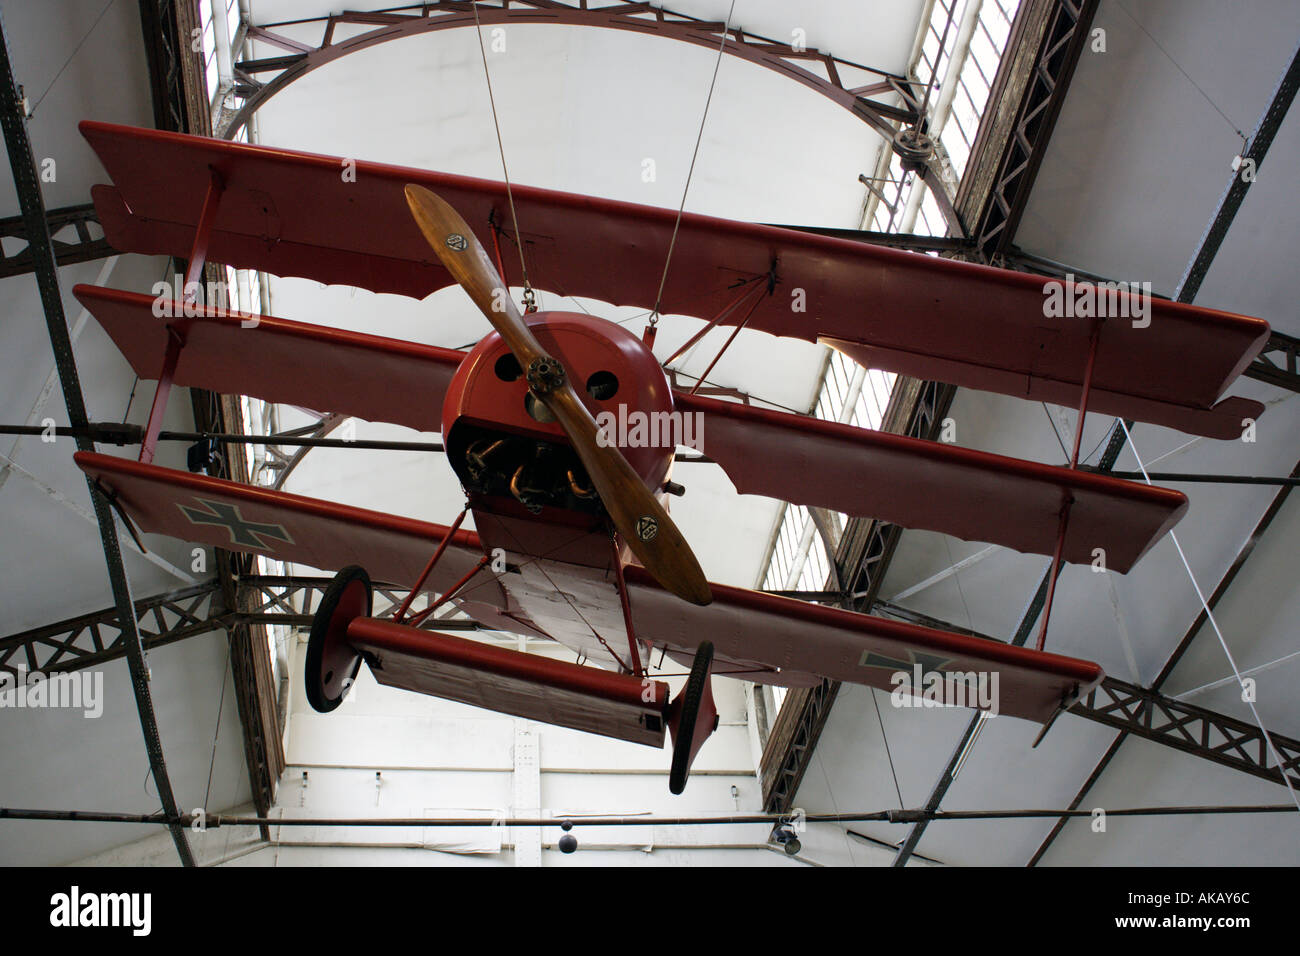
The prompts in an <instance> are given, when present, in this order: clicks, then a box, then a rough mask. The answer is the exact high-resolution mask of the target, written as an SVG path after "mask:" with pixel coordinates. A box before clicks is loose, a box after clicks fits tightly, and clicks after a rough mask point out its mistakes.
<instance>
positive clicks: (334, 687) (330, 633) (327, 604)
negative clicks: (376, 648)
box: [305, 564, 373, 714]
mask: <svg viewBox="0 0 1300 956" xmlns="http://www.w3.org/2000/svg"><path fill="white" fill-rule="evenodd" d="M372 604H373V595H372V592H371V588H370V575H368V574H366V571H365V569H364V568H361V567H358V566H357V565H355V564H353V565H349V566H348V567H346V568H344V569H343V570H342V571H340V572H339V573H338V574H336V575H335V576H334V580H333V581H331V582H330V586H329V587H328V588H326V589H325V596H324V597H322V598H321V602H320V607H319V608H317V609H316V615H315V617H313V618H312V622H311V637H310V638H309V639H308V641H307V666H306V668H305V670H306V674H305V677H306V685H305V686H306V690H307V700H308V702H309V703H310V704H311V705H312V707H313V708H314V709H316V710H317V711H319V712H320V713H322V714H327V713H329V712H330V711H331V710H333V709H334V708H335V707H337V706H338V705H339V704H341V703H343V698H344V697H346V696H347V695H348V690H349V689H351V687H352V682H353V681H354V680H356V677H357V671H359V670H360V669H361V655H360V654H359V653H357V651H356V650H355V649H354V648H353V647H352V645H351V644H349V643H348V625H349V624H351V623H352V621H353V619H354V618H358V617H369V616H370V611H371V608H372Z"/></svg>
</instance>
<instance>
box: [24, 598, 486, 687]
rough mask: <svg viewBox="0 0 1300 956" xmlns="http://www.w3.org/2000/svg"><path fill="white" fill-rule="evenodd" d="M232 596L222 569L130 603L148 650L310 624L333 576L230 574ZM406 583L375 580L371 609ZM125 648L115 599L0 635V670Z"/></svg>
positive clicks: (431, 623) (69, 667)
mask: <svg viewBox="0 0 1300 956" xmlns="http://www.w3.org/2000/svg"><path fill="white" fill-rule="evenodd" d="M231 580H232V582H233V583H234V585H235V587H236V595H235V598H234V600H230V599H228V598H226V597H225V596H224V594H223V580H222V575H220V574H218V576H217V577H214V578H211V579H209V580H207V581H203V582H200V583H199V584H195V585H191V586H190V587H186V588H180V589H177V590H175V591H168V592H166V593H163V594H157V595H153V596H152V597H147V598H140V599H139V600H137V601H136V602H135V604H134V607H135V618H136V620H137V622H138V627H139V634H140V638H141V641H142V643H143V646H144V649H145V650H146V651H151V650H153V649H154V648H157V647H165V646H167V645H168V644H173V643H175V642H177V641H181V640H184V639H186V638H189V637H197V636H198V635H200V634H208V633H211V632H213V631H225V630H229V629H231V628H234V627H237V626H239V625H253V624H261V625H270V624H278V625H282V626H285V627H308V626H310V624H311V621H312V615H313V614H314V613H315V610H316V607H317V606H318V605H319V602H320V599H321V597H322V596H323V595H324V594H325V589H326V588H327V587H328V586H329V583H330V581H331V580H332V578H329V577H313V576H310V575H292V576H287V575H259V574H252V573H247V574H233V573H232V575H231ZM407 593H408V591H407V589H406V588H405V587H402V586H398V585H393V584H383V583H377V584H375V608H374V613H375V616H377V617H379V616H383V615H384V614H386V613H388V612H390V611H394V610H396V609H397V608H398V607H399V606H400V605H401V603H402V601H403V600H404V599H405V598H406V595H407ZM420 626H421V628H422V629H423V630H430V631H433V630H457V631H477V630H483V628H482V627H481V626H480V625H478V624H477V623H475V622H473V621H465V620H457V621H435V620H433V619H426V620H425V621H422V622H421V625H420ZM125 656H126V628H124V627H123V625H122V616H121V614H120V613H119V612H118V609H117V607H116V606H113V607H109V608H104V609H103V610H101V611H94V612H92V613H90V614H79V615H77V616H76V617H70V618H68V619H67V620H64V621H58V622H57V623H54V624H46V625H43V626H41V627H35V628H31V629H30V630H26V631H21V632H19V633H17V634H11V635H9V636H8V637H0V672H7V673H9V674H11V675H15V676H17V675H18V674H19V673H20V672H24V673H27V674H31V673H34V672H37V671H39V672H40V673H42V674H56V673H66V672H70V671H76V670H81V669H83V668H86V667H98V666H101V665H103V664H107V663H109V662H110V661H116V660H121V659H122V658H124V657H125Z"/></svg>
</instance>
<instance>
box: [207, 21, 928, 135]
mask: <svg viewBox="0 0 1300 956" xmlns="http://www.w3.org/2000/svg"><path fill="white" fill-rule="evenodd" d="M500 2H501V6H486V5H482V4H480V5H479V11H478V20H479V22H481V23H482V24H483V25H485V26H493V25H499V24H508V23H525V24H531V23H553V24H559V25H568V26H589V27H604V28H606V29H612V30H627V31H632V32H634V33H645V34H651V35H654V36H662V37H667V38H669V39H673V40H679V41H682V42H686V43H693V44H696V45H697V46H704V47H708V48H710V49H715V50H716V49H717V47H718V46H719V44H720V42H721V39H722V30H723V28H724V26H725V24H723V23H722V22H720V21H710V20H699V19H696V18H694V17H689V16H686V15H684V14H679V13H674V12H672V11H670V10H663V9H660V8H657V7H652V6H650V4H648V3H632V2H622V3H619V2H614V3H611V4H610V5H608V6H604V7H601V8H599V9H589V8H587V6H586V0H580V2H581V5H580V6H579V5H573V4H568V3H561V2H558V0H500ZM408 9H409V10H410V11H411V12H409V13H408V12H400V9H399V10H395V11H388V12H383V13H355V12H349V13H340V14H332V15H330V16H328V17H320V18H317V20H316V21H315V22H322V23H324V24H325V33H324V37H323V38H322V40H321V43H320V45H319V46H317V47H308V46H307V45H306V44H303V43H301V42H299V41H297V40H292V39H289V38H287V37H283V36H279V35H278V34H275V33H273V32H271V30H269V29H267V28H265V27H258V26H250V27H249V28H248V34H247V35H248V36H249V37H250V38H253V39H257V40H260V41H262V42H264V43H269V44H271V45H273V46H278V47H280V48H281V49H283V50H286V51H287V52H286V55H284V56H277V57H269V58H264V59H258V60H244V61H241V62H239V63H236V64H235V76H236V80H237V82H238V84H239V87H238V88H239V90H240V92H242V93H243V94H244V96H245V102H244V105H243V106H242V107H241V108H240V109H239V111H238V112H237V113H236V114H235V115H234V116H232V117H231V120H230V123H229V125H228V126H227V127H226V128H225V129H223V130H221V131H220V134H221V135H222V136H223V137H224V138H226V139H230V138H233V137H234V136H235V135H236V134H237V133H238V132H239V130H240V128H241V127H242V126H243V125H244V124H245V123H247V122H248V120H249V117H251V116H252V115H253V113H254V112H256V111H257V110H258V109H259V108H260V107H261V106H262V104H264V103H265V102H266V101H267V100H269V99H270V98H271V97H272V96H274V95H275V94H276V93H279V92H280V91H281V90H283V89H284V88H285V87H286V86H288V85H289V84H290V83H292V82H294V81H295V80H298V79H301V78H302V77H304V76H306V75H307V74H308V73H311V72H313V71H314V70H318V69H320V68H321V67H322V66H324V65H325V64H327V63H332V62H334V61H335V60H338V59H340V58H342V57H344V56H347V55H348V54H350V53H356V52H358V51H360V50H365V49H369V48H370V47H373V46H377V45H379V44H381V43H388V42H390V41H392V40H400V39H404V38H406V37H412V36H419V35H421V34H424V33H433V32H435V31H438V30H448V29H453V28H457V27H472V26H474V23H475V17H474V10H473V4H471V3H466V2H453V0H441V2H434V3H428V4H420V5H415V6H412V7H410V8H408ZM295 22H296V23H303V22H312V21H295ZM340 24H372V25H374V26H375V29H373V30H369V31H367V32H365V33H362V34H359V35H358V36H355V37H351V38H349V39H346V40H340V41H339V42H337V43H336V42H334V31H335V29H336V28H337V27H338V26H339V25H340ZM728 36H729V37H730V39H731V41H732V42H729V43H727V44H726V46H725V52H727V53H728V54H730V55H732V56H737V57H740V58H741V59H744V60H747V61H749V62H750V63H753V64H755V65H757V66H761V67H764V68H766V69H769V70H773V71H775V72H777V73H779V74H781V75H782V76H785V77H788V78H789V79H792V80H794V81H795V82H797V83H800V84H802V85H803V86H806V87H808V88H809V89H811V90H813V91H815V92H817V93H820V94H821V95H823V96H825V97H827V98H829V99H830V100H832V101H833V102H835V103H837V104H839V105H840V106H842V107H844V108H845V109H847V110H849V112H851V113H852V114H853V115H854V116H856V117H857V118H858V119H860V120H862V121H863V122H865V123H866V124H867V125H869V126H870V127H871V128H872V129H874V130H875V131H876V132H878V133H879V134H880V135H881V136H883V137H885V138H886V139H887V140H890V141H891V143H892V142H893V140H894V135H895V134H896V133H897V132H898V128H897V127H896V126H895V125H894V123H895V122H897V123H902V124H904V125H906V126H915V125H916V123H917V121H918V119H919V118H920V117H919V114H918V112H917V111H918V107H919V103H918V100H917V97H916V91H915V90H914V89H913V86H912V84H911V82H910V81H909V80H908V79H907V78H906V77H903V76H898V75H897V74H893V73H888V72H885V71H882V70H877V69H873V68H871V67H868V66H863V65H862V64H859V63H853V62H851V61H849V60H843V59H840V58H838V57H834V56H831V55H830V54H828V53H823V52H820V51H818V50H813V49H806V48H805V49H796V48H795V47H794V46H792V45H791V44H787V43H780V42H778V41H775V40H771V39H769V38H767V37H762V36H758V35H757V34H753V33H747V32H745V31H744V30H740V29H733V30H731V31H730V32H729V34H728ZM793 61H806V62H809V63H814V62H815V63H817V64H820V66H821V68H822V69H823V70H824V71H825V72H826V76H825V77H823V76H820V75H818V74H817V73H815V72H813V71H812V70H809V69H805V68H804V67H802V66H800V65H798V63H796V62H793ZM841 68H847V69H852V70H861V71H865V72H867V73H870V74H872V75H873V76H875V77H878V79H877V80H876V81H875V82H872V83H869V84H867V85H865V86H858V87H849V86H846V85H845V84H844V82H843V80H842V79H841V77H840V69H841ZM275 70H278V71H280V72H279V73H278V75H277V76H276V77H275V78H274V79H272V80H270V81H269V82H267V83H261V82H259V81H258V80H256V79H255V74H257V73H263V72H270V71H275ZM891 93H893V94H897V95H898V96H899V97H900V98H901V99H902V101H903V103H904V106H903V107H901V108H900V107H896V106H891V105H887V104H884V103H879V102H876V101H875V100H872V99H869V97H870V96H873V95H878V94H891Z"/></svg>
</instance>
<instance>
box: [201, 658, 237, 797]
mask: <svg viewBox="0 0 1300 956" xmlns="http://www.w3.org/2000/svg"><path fill="white" fill-rule="evenodd" d="M230 658H231V650H230V644H229V643H227V644H226V667H225V669H224V670H223V671H222V673H221V700H220V702H219V703H218V704H217V724H216V726H215V727H214V728H213V729H212V758H211V759H210V760H209V761H208V785H207V787H206V788H205V789H204V791H203V805H204V806H205V807H206V806H208V805H209V801H210V799H211V797H212V771H213V770H214V769H216V766H217V740H218V739H219V738H220V737H221V712H222V711H223V710H225V709H226V677H227V676H228V675H229V674H230Z"/></svg>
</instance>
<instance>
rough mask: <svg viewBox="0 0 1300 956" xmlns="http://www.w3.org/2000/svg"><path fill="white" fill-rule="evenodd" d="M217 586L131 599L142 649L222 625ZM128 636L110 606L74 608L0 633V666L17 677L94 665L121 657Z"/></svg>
mask: <svg viewBox="0 0 1300 956" xmlns="http://www.w3.org/2000/svg"><path fill="white" fill-rule="evenodd" d="M219 591H220V588H219V586H218V583H217V582H216V581H215V580H214V581H208V582H206V583H202V584H197V585H194V586H192V587H187V588H182V589H180V590H176V591H169V592H167V593H165V594H158V595H155V596H153V597H147V598H141V599H140V600H137V601H136V602H135V605H134V606H135V617H136V621H137V626H138V629H139V636H140V640H141V642H142V644H143V646H144V649H145V650H146V651H150V650H153V649H154V648H155V647H162V646H164V645H166V644H170V643H172V642H173V641H179V640H183V639H184V638H187V637H193V636H194V635H196V634H205V633H208V632H210V631H215V630H220V629H222V628H224V627H226V626H227V624H228V615H226V614H224V613H222V612H221V610H220V607H219V603H218V604H214V602H213V597H214V596H215V595H217V594H218V593H219ZM128 639H129V638H128V634H127V628H126V627H124V626H123V624H122V616H121V614H119V613H118V609H117V607H116V606H114V607H110V608H106V609H104V610H102V611H96V612H94V613H91V614H80V615H78V616H77V617H72V618H68V619H67V620H65V621H59V622H57V623H54V624H46V625H44V626H43V627H37V628H32V629H31V630H27V631H22V632H21V633H18V634H12V635H10V636H8V637H2V638H0V671H3V672H8V673H9V674H11V675H13V676H14V677H18V676H19V674H20V672H26V673H28V674H31V673H35V672H40V673H42V674H52V673H57V672H66V671H75V670H81V669H82V668H83V667H96V666H99V665H101V664H106V663H108V662H109V661H113V660H119V659H120V658H122V657H125V656H126V641H127V640H128Z"/></svg>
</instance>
